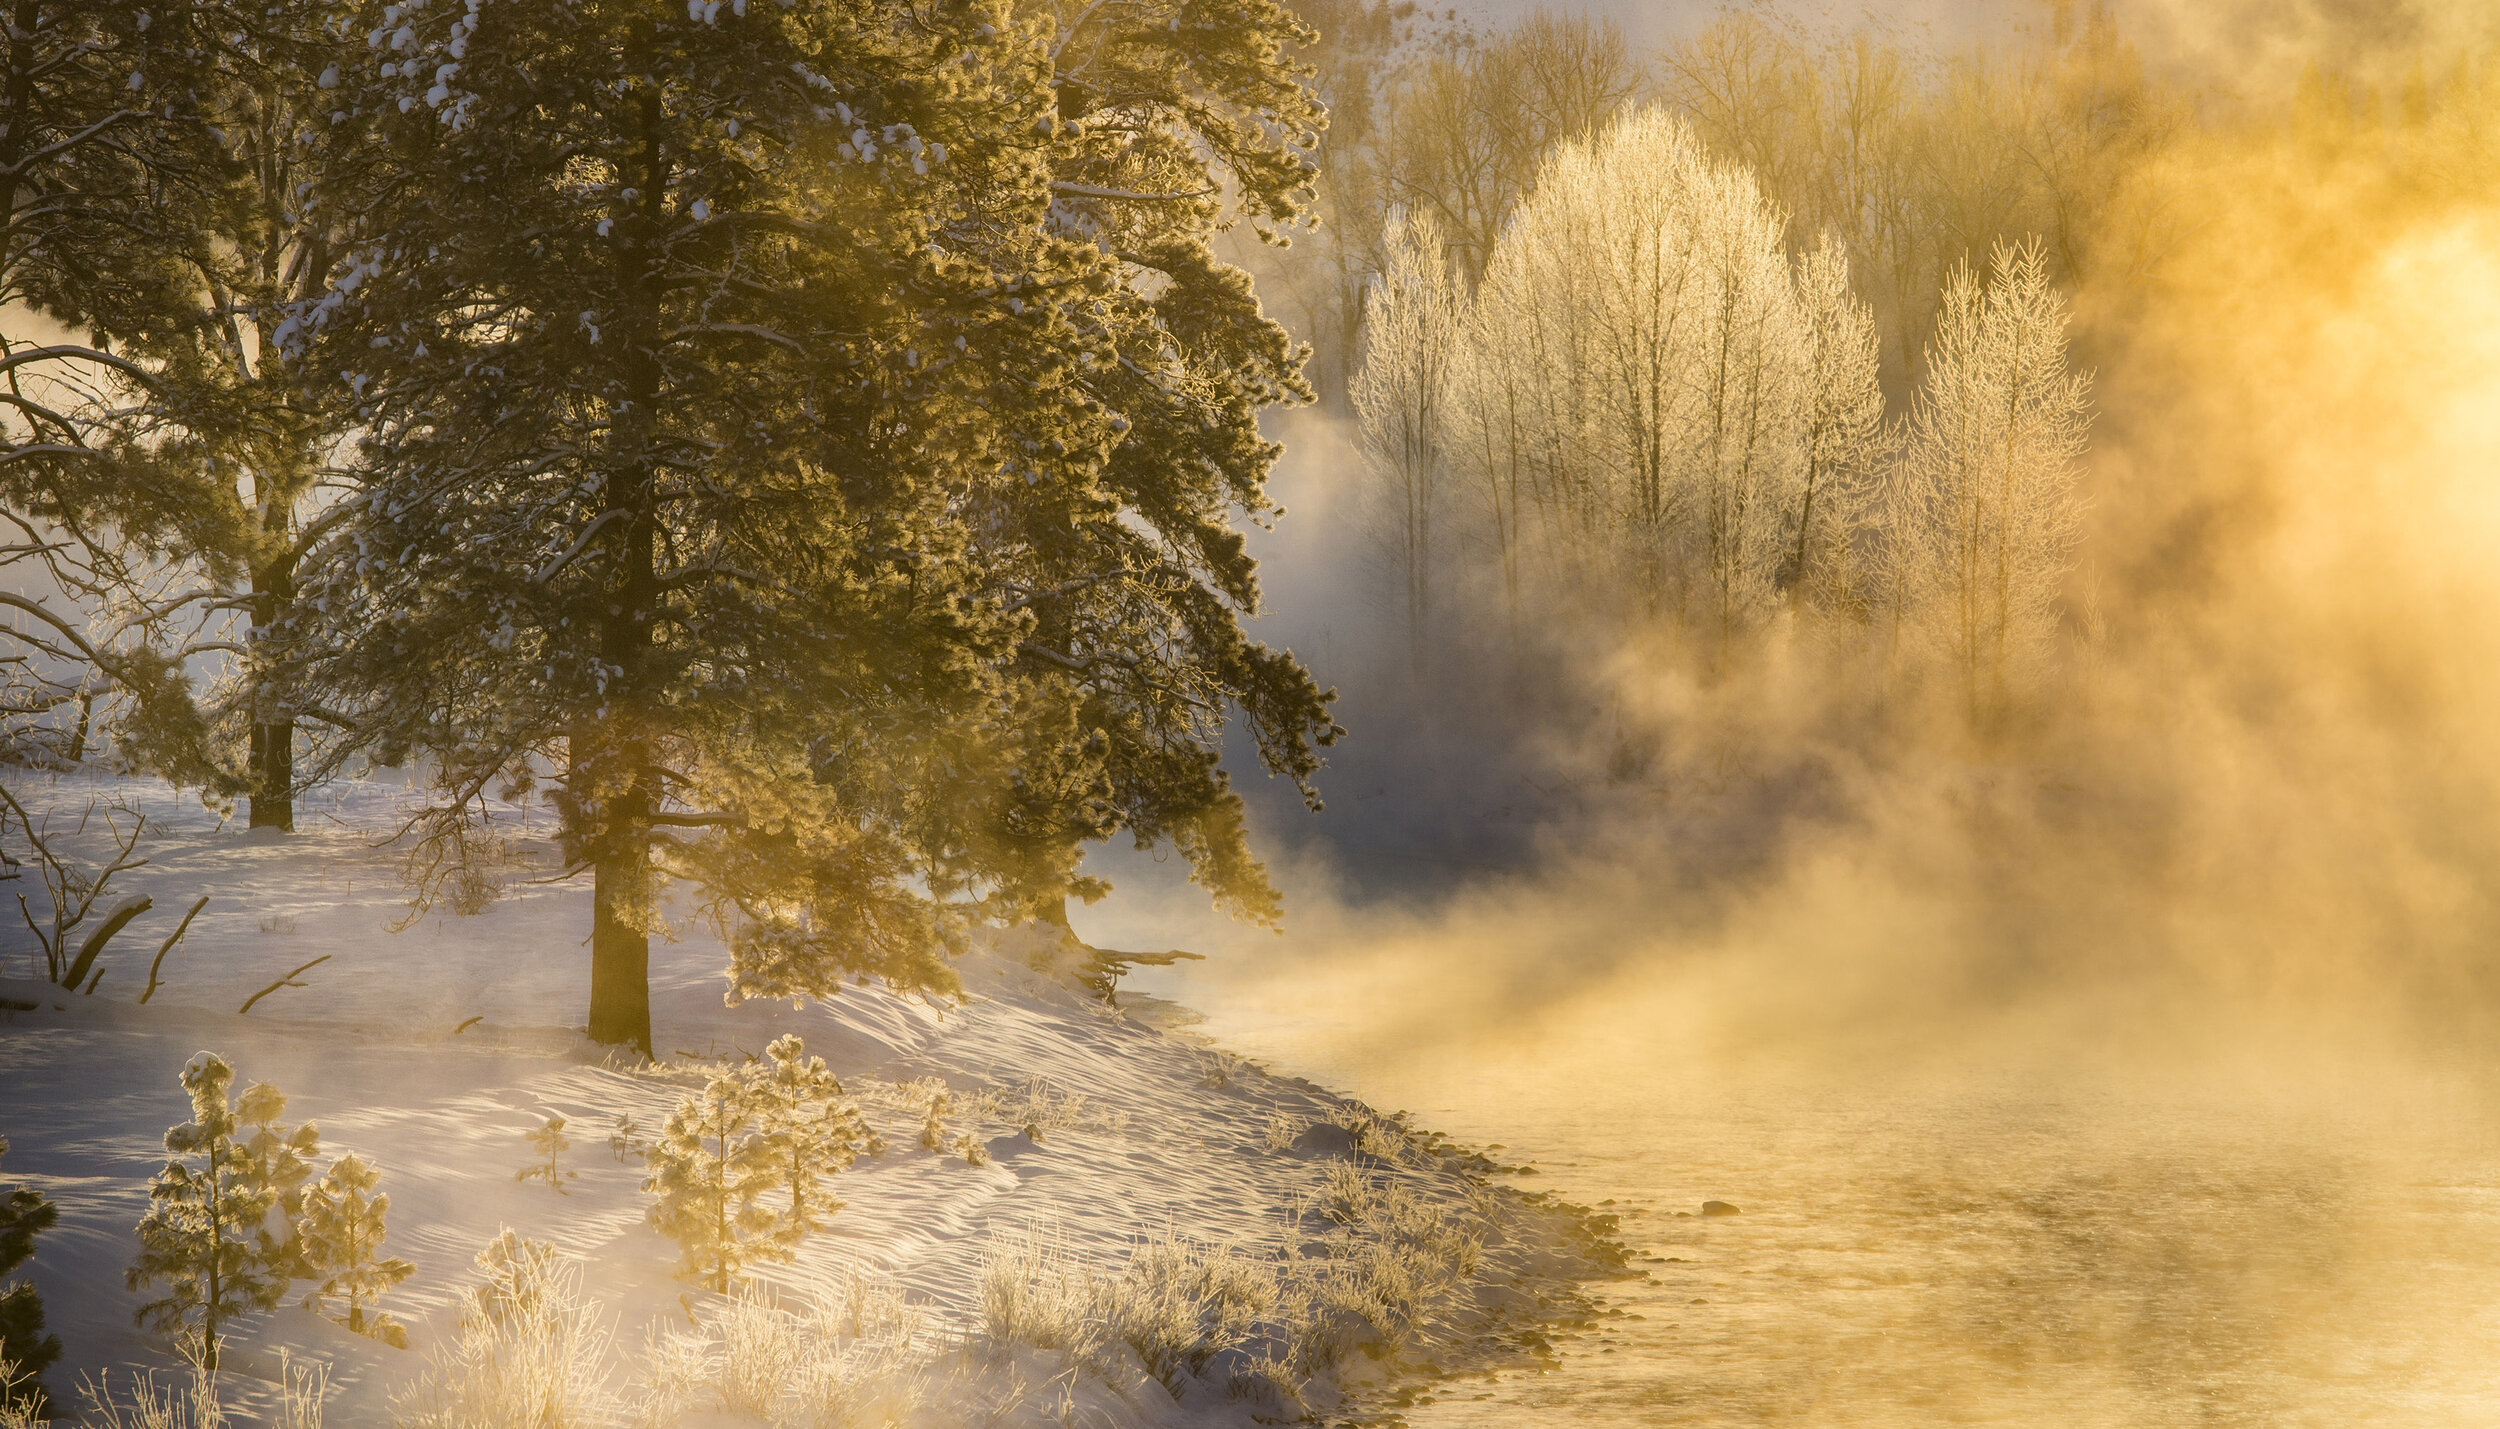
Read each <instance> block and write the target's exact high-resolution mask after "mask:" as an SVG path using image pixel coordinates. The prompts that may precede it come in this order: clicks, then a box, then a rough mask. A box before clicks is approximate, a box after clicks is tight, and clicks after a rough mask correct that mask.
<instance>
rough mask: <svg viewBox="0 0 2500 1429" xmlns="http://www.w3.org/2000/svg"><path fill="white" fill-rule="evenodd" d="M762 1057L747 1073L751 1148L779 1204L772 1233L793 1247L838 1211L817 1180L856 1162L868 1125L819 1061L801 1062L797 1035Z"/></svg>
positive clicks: (802, 1056) (802, 1053)
mask: <svg viewBox="0 0 2500 1429" xmlns="http://www.w3.org/2000/svg"><path fill="white" fill-rule="evenodd" d="M764 1057H765V1059H764V1061H762V1062H760V1063H758V1064H756V1065H755V1066H754V1067H753V1068H751V1069H750V1073H749V1082H750V1085H752V1086H753V1088H754V1091H755V1107H756V1114H755V1122H756V1133H757V1143H758V1147H759V1150H760V1154H761V1156H762V1158H763V1159H764V1161H765V1162H767V1163H768V1164H769V1165H770V1166H771V1167H772V1172H773V1178H774V1180H775V1182H776V1183H777V1184H778V1186H779V1188H780V1190H781V1192H782V1194H783V1196H784V1197H785V1198H786V1199H785V1200H784V1202H783V1204H782V1206H781V1207H780V1213H781V1224H780V1225H779V1226H778V1227H777V1228H776V1230H775V1232H774V1233H775V1234H776V1235H777V1236H779V1237H780V1239H781V1241H782V1243H783V1244H784V1245H786V1246H796V1245H797V1244H798V1243H799V1242H800V1241H801V1240H803V1239H804V1238H806V1237H807V1236H810V1235H813V1234H814V1233H816V1232H817V1231H820V1230H823V1229H824V1228H825V1226H826V1224H827V1223H829V1222H830V1221H831V1220H832V1219H833V1215H834V1213H835V1212H836V1211H839V1210H841V1209H842V1202H840V1201H838V1200H836V1199H834V1197H833V1195H832V1194H831V1193H830V1192H828V1191H827V1190H826V1189H825V1182H826V1180H827V1179H828V1178H830V1177H831V1176H833V1175H834V1173H836V1172H839V1171H843V1170H846V1169H848V1168H849V1166H850V1165H851V1163H852V1161H853V1160H855V1159H856V1158H857V1157H858V1155H859V1145H860V1143H861V1142H862V1141H863V1140H865V1139H866V1137H867V1134H868V1127H867V1123H865V1122H863V1121H862V1120H861V1119H860V1115H859V1108H857V1107H855V1106H853V1105H852V1104H851V1103H850V1102H849V1101H847V1100H845V1099H844V1097H843V1093H842V1082H841V1079H840V1078H838V1077H836V1076H834V1074H833V1072H832V1071H831V1070H830V1069H829V1068H827V1067H826V1066H825V1062H824V1059H823V1058H821V1057H811V1056H808V1055H807V1047H806V1044H804V1043H803V1042H801V1041H800V1040H799V1038H798V1037H797V1036H795V1035H791V1034H785V1035H783V1036H780V1037H777V1038H774V1039H773V1042H772V1045H770V1046H769V1047H766V1048H765V1049H764Z"/></svg>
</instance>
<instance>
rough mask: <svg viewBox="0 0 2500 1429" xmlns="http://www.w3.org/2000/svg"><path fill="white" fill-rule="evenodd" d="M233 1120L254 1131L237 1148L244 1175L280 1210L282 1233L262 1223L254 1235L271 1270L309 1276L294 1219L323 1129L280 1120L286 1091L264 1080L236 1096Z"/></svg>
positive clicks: (298, 1209) (318, 1151) (319, 1149)
mask: <svg viewBox="0 0 2500 1429" xmlns="http://www.w3.org/2000/svg"><path fill="white" fill-rule="evenodd" d="M234 1114H235V1119H236V1120H237V1121H239V1122H241V1123H242V1124H243V1125H245V1126H248V1127H250V1128H251V1129H252V1134H251V1135H250V1136H247V1137H245V1138H244V1139H243V1142H242V1145H241V1148H240V1149H241V1152H242V1164H243V1168H244V1174H245V1176H246V1177H248V1178H249V1179H250V1180H251V1181H252V1183H253V1184H255V1185H258V1186H263V1187H266V1188H267V1189H268V1190H269V1192H270V1193H271V1195H272V1196H273V1198H274V1203H275V1205H276V1207H277V1210H278V1225H279V1228H280V1230H281V1231H282V1232H283V1234H281V1235H271V1234H270V1233H269V1230H268V1228H267V1227H266V1225H264V1226H263V1227H262V1228H261V1229H260V1230H259V1231H258V1232H257V1233H256V1234H255V1240H256V1241H257V1243H258V1244H259V1246H260V1251H261V1255H262V1257H263V1258H264V1259H265V1260H266V1261H267V1263H268V1265H269V1267H270V1269H271V1270H272V1271H274V1272H276V1273H278V1274H279V1275H281V1276H284V1277H286V1278H290V1279H292V1278H295V1277H299V1276H304V1275H309V1274H311V1273H312V1272H311V1271H310V1270H309V1269H308V1268H307V1267H306V1265H305V1263H304V1259H303V1256H302V1254H301V1252H300V1248H299V1247H298V1246H297V1244H296V1218H297V1216H298V1215H300V1214H301V1213H302V1211H303V1209H304V1186H305V1183H306V1182H309V1181H310V1180H312V1174H313V1158H315V1157H317V1156H319V1155H320V1154H321V1130H320V1128H319V1127H316V1126H315V1125H313V1123H311V1122H309V1121H308V1122H305V1123H304V1124H303V1125H301V1126H298V1127H295V1128H293V1129H291V1130H290V1129H289V1128H287V1127H286V1126H285V1125H283V1124H281V1123H280V1122H279V1120H278V1118H280V1117H282V1116H284V1115H286V1093H284V1092H282V1091H280V1090H278V1089H277V1088H276V1087H273V1086H271V1085H270V1084H269V1083H267V1082H254V1083H252V1084H251V1085H250V1086H248V1087H245V1088H244V1089H243V1095H242V1096H241V1097H238V1098H236V1100H235V1107H234Z"/></svg>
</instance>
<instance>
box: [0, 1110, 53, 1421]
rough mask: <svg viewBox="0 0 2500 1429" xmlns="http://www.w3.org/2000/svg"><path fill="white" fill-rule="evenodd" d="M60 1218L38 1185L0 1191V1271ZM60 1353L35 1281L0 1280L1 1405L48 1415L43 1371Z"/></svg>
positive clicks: (0, 1147)
mask: <svg viewBox="0 0 2500 1429" xmlns="http://www.w3.org/2000/svg"><path fill="white" fill-rule="evenodd" d="M8 1152H9V1140H8V1138H7V1137H5V1136H0V1156H6V1155H7V1154H8ZM60 1219H61V1210H60V1208H59V1207H58V1206H55V1205H53V1204H52V1202H51V1201H49V1200H47V1199H45V1197H44V1195H43V1193H42V1192H40V1191H36V1190H33V1189H30V1188H28V1187H24V1186H20V1187H19V1188H17V1189H16V1190H14V1191H11V1192H9V1193H8V1194H7V1195H6V1196H0V1276H6V1275H8V1274H9V1273H10V1272H12V1271H14V1270H16V1269H17V1268H18V1267H19V1266H21V1265H24V1264H25V1263H26V1262H27V1261H28V1260H29V1259H30V1258H32V1257H33V1255H34V1253H35V1236H36V1235H37V1234H38V1233H39V1232H42V1231H46V1230H49V1229H51V1228H52V1227H53V1226H54V1225H55V1224H57V1223H58V1222H59V1221H60ZM60 1357H61V1337H60V1336H58V1335H51V1334H46V1333H45V1332H44V1327H43V1296H42V1295H41V1294H40V1293H38V1292H37V1291H36V1289H35V1287H34V1285H33V1283H32V1282H29V1281H24V1280H17V1281H7V1280H0V1406H6V1405H10V1404H21V1405H24V1406H25V1407H26V1409H27V1411H28V1413H30V1414H31V1415H33V1416H34V1417H35V1418H36V1419H39V1420H40V1419H43V1418H47V1417H49V1415H50V1413H51V1405H52V1400H51V1396H50V1395H49V1394H48V1393H47V1392H46V1391H45V1389H44V1384H43V1372H44V1371H45V1370H47V1369H50V1368H51V1367H52V1365H53V1362H54V1361H56V1360H58V1359H59V1358H60Z"/></svg>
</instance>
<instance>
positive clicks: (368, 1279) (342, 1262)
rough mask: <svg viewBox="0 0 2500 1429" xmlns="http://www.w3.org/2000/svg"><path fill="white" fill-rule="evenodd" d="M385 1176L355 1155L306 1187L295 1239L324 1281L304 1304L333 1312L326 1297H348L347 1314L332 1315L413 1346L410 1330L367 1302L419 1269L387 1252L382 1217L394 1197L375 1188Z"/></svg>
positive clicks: (379, 1337)
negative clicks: (383, 1245) (383, 1250)
mask: <svg viewBox="0 0 2500 1429" xmlns="http://www.w3.org/2000/svg"><path fill="white" fill-rule="evenodd" d="M380 1180H381V1177H380V1175H379V1174H378V1173H376V1172H375V1171H374V1169H373V1168H372V1167H371V1166H368V1165H366V1164H365V1163H364V1162H363V1161H362V1160H360V1159H358V1158H357V1157H355V1156H352V1155H351V1156H342V1157H340V1158H339V1159H338V1160H336V1161H334V1162H332V1163H331V1164H330V1171H329V1174H328V1175H326V1176H323V1177H322V1178H321V1179H320V1180H318V1181H316V1182H314V1183H313V1184H312V1186H311V1187H310V1188H309V1189H308V1190H306V1191H305V1192H304V1197H303V1207H304V1209H303V1214H302V1215H301V1216H300V1217H298V1219H297V1221H296V1227H295V1229H296V1243H297V1246H298V1248H299V1250H300V1252H301V1254H302V1257H303V1261H304V1265H305V1268H306V1269H307V1270H308V1271H309V1272H310V1273H311V1274H312V1275H313V1276H315V1277H317V1278H319V1279H320V1281H321V1283H320V1284H319V1285H318V1286H316V1287H315V1288H314V1290H313V1292H312V1293H311V1294H310V1295H307V1296H305V1297H304V1308H305V1309H307V1310H313V1311H316V1312H319V1313H321V1314H325V1315H329V1314H330V1312H329V1310H328V1308H327V1305H326V1302H327V1301H329V1300H331V1299H333V1298H336V1299H341V1300H345V1301H346V1302H347V1313H346V1314H344V1315H330V1318H331V1319H333V1320H336V1321H337V1322H338V1323H340V1324H342V1325H345V1326H346V1327H347V1328H349V1329H350V1330H353V1331H355V1332H356V1333H357V1334H360V1335H371V1336H372V1337H373V1338H375V1339H377V1340H380V1341H382V1342H383V1343H385V1344H389V1345H396V1346H398V1347H399V1348H401V1349H406V1348H407V1347H408V1331H407V1330H406V1328H404V1327H403V1326H401V1325H400V1323H399V1322H398V1321H396V1320H394V1319H392V1318H391V1317H390V1316H389V1315H386V1314H383V1313H382V1312H381V1311H378V1310H374V1311H368V1310H367V1309H366V1307H367V1306H368V1305H369V1304H371V1303H372V1302H373V1301H375V1300H377V1299H380V1298H381V1297H382V1295H383V1294H384V1293H385V1292H387V1291H388V1290H389V1289H390V1288H391V1287H392V1286H394V1285H397V1284H398V1283H399V1282H401V1281H403V1280H405V1279H407V1278H408V1277H409V1276H411V1275H414V1274H415V1273H416V1270H417V1268H416V1267H415V1266H413V1265H410V1264H409V1263H408V1262H407V1261H404V1260H401V1259H399V1258H397V1257H396V1256H393V1257H387V1258H386V1257H384V1256H383V1255H382V1253H381V1250H382V1237H383V1236H384V1234H386V1231H385V1228H384V1226H383V1218H384V1217H385V1216H387V1215H388V1214H389V1213H390V1209H391V1198H390V1197H389V1196H387V1195H381V1194H378V1193H376V1192H375V1191H374V1187H375V1185H377V1184H378V1183H379V1182H380Z"/></svg>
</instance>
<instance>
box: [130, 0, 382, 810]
mask: <svg viewBox="0 0 2500 1429" xmlns="http://www.w3.org/2000/svg"><path fill="white" fill-rule="evenodd" d="M330 8H331V7H330V6H329V5H328V4H327V3H326V0H253V3H251V4H249V5H248V6H237V7H233V9H232V11H231V13H230V14H229V15H228V16H227V17H226V21H225V23H224V24H223V25H222V26H221V28H220V30H219V32H218V34H217V36H216V40H217V45H216V51H215V55H216V63H215V64H214V65H211V66H208V67H207V68H206V70H205V72H204V73H203V74H202V75H201V76H200V80H199V82H197V83H196V84H194V85H193V86H192V90H191V95H190V100H191V104H192V105H193V106H194V110H195V112H193V113H191V114H189V115H188V116H187V120H188V122H186V123H184V124H182V125H180V126H178V129H177V135H178V137H179V138H180V139H181V141H182V145H183V153H184V156H185V158H186V160H187V162H188V168H187V173H188V174H189V176H190V182H189V183H188V185H187V186H186V187H185V188H184V189H183V191H182V192H181V193H180V194H179V195H177V196H176V197H175V201H172V202H168V203H165V204H161V205H159V206H158V213H157V215H156V221H157V223H158V227H159V228H160V230H161V231H162V234H163V237H162V240H161V241H160V242H159V243H158V244H156V245H155V247H156V248H157V249H158V250H160V251H161V260H160V261H161V264H162V267H163V271H164V278H165V286H166V299H167V301H166V304H165V310H164V311H163V312H162V313H161V314H160V315H159V317H158V319H157V320H155V321H152V322H148V323H145V324H141V325H134V326H128V327H127V328H126V329H125V330H123V331H119V332H117V333H116V334H115V336H116V337H117V338H118V339H119V341H120V345H121V351H122V353H123V354H124V355H125V356H127V357H129V358H131V359H132V360H133V361H136V362H139V363H141V364H142V365H144V366H145V367H146V368H147V369H148V371H149V373H150V390H151V392H152V394H153V396H154V401H153V404H152V405H153V407H154V408H155V409H157V410H159V411H161V412H162V413H164V414H166V415H167V416H168V417H169V418H171V419H174V420H178V422H179V424H180V426H181V429H182V431H183V432H184V433H185V441H184V452H185V454H186V455H187V456H189V457H190V458H191V459H192V461H193V462H194V464H195V465H196V467H197V468H198V469H199V470H201V471H202V472H203V473H204V474H205V475H206V476H207V477H208V478H209V479H212V480H214V481H216V482H217V483H218V485H219V487H220V489H221V492H222V493H223V494H224V495H225V496H227V497H228V498H229V499H231V500H239V502H240V509H241V512H242V514H243V517H244V520H243V522H242V524H241V527H240V528H239V529H238V530H236V531H233V532H231V533H229V535H230V538H231V539H232V542H233V544H232V546H231V548H230V549H229V550H226V551H223V552H220V553H218V554H219V557H220V559H219V560H218V561H217V562H215V563H214V565H213V566H212V567H211V568H209V569H207V570H205V571H203V572H201V574H203V575H204V576H205V577H206V579H205V580H202V581H199V582H197V583H196V585H197V588H198V589H200V590H201V591H202V592H203V594H204V595H205V594H207V593H211V592H213V593H214V596H215V597H216V598H218V599H220V600H221V601H222V602H224V604H225V607H226V608H227V609H228V610H240V611H242V612H244V613H246V614H247V616H248V618H247V619H243V620H240V621H237V622H235V623H237V624H239V625H240V626H241V628H240V629H239V630H235V631H232V632H231V635H232V638H233V639H235V640H236V641H237V642H238V643H240V644H241V645H242V646H243V651H242V656H243V658H242V659H241V660H240V661H239V662H238V664H239V667H240V668H239V669H237V670H236V671H235V672H234V674H235V676H236V677H235V678H230V679H227V680H223V681H220V682H219V684H218V685H217V687H216V688H215V690H214V691H213V698H212V699H211V700H210V701H208V703H209V706H210V708H209V710H208V714H209V716H210V717H211V718H212V719H213V720H214V721H215V722H216V724H217V734H218V739H219V748H218V750H217V753H218V754H219V756H220V757H221V758H223V759H224V760H225V761H226V762H228V763H232V762H233V760H234V755H235V752H236V750H237V749H238V748H239V749H240V751H241V755H242V758H241V763H242V765H243V768H242V770H241V772H240V776H239V779H237V780H235V781H233V782H232V783H231V784H230V787H233V788H235V789H237V790H238V791H239V792H242V793H244V794H246V795H247V796H248V802H249V809H248V811H247V819H248V821H249V823H250V825H251V826H252V827H254V828H264V827H266V828H278V829H283V830H291V829H292V828H293V827H294V803H293V796H294V792H295V788H294V785H295V773H294V745H295V737H296V721H295V716H294V714H293V711H292V707H291V704H290V696H289V694H288V692H287V691H285V690H284V689H283V688H282V687H281V685H280V680H281V678H282V676H283V667H282V665H281V663H280V662H278V661H276V660H273V659H272V658H270V656H271V650H270V648H269V638H270V633H271V632H272V631H274V630H275V629H276V628H277V626H278V625H279V623H280V620H281V617H282V616H283V615H284V614H285V613H286V611H287V609H288V608H289V607H290V605H291V604H292V601H293V594H294V587H295V583H296V580H297V572H298V566H299V564H300V561H301V556H302V551H301V540H302V534H303V533H302V531H301V530H300V528H299V521H298V518H299V516H300V515H301V514H302V508H303V507H304V506H305V505H306V504H307V499H308V497H309V496H310V494H311V490H312V487H313V484H314V482H315V479H316V477H317V476H318V473H319V472H320V470H321V467H322V464H323V459H324V457H325V455H326V453H327V451H328V449H329V448H331V447H332V446H334V445H335V444H336V442H337V441H338V439H339V437H340V435H341V432H342V427H343V422H342V417H343V412H342V405H343V404H342V402H341V400H340V395H339V394H337V393H334V392H333V391H331V389H330V388H329V386H328V385H327V384H310V383H307V382H306V381H305V376H306V374H304V373H303V372H302V371H301V370H299V369H298V368H296V367H294V366H293V365H291V364H290V363H289V362H288V361H287V359H286V355H285V354H284V353H282V352H281V351H280V350H279V345H278V343H277V340H276V334H277V330H278V328H279V327H280V325H281V323H282V322H283V320H284V312H283V309H284V307H285V305H286V304H287V303H289V302H290V301H293V300H296V299H301V298H305V297H310V296H315V295H318V294H319V293H320V292H321V291H322V289H323V287H324V286H325V285H326V283H327V281H328V278H329V269H330V266H331V263H332V251H331V239H332V236H333V235H331V234H330V233H329V232H328V231H327V230H326V229H325V228H324V227H323V226H322V225H321V224H320V223H318V222H316V221H315V220H314V219H313V217H312V215H311V213H310V212H309V211H308V209H307V205H306V199H307V197H308V195H309V192H310V188H311V185H310V183H309V180H310V178H311V165H312V163H313V161H314V159H315V158H316V157H317V153H318V150H317V147H316V146H315V145H314V144H313V142H312V136H313V135H315V134H317V133H318V132H319V128H320V124H321V122H322V121H326V120H327V118H328V116H329V114H330V109H331V106H329V105H328V104H326V103H324V102H323V99H324V96H323V91H322V90H321V88H320V77H321V76H322V75H323V74H324V73H327V72H330V71H331V69H332V67H333V66H334V64H335V63H336V61H337V60H338V59H339V58H341V57H343V56H344V54H345V51H344V50H342V49H341V47H340V42H339V40H338V39H337V38H336V37H335V36H334V35H333V34H332V33H330V32H328V31H326V30H325V28H324V26H323V24H322V21H323V20H324V19H325V18H326V12H327V11H328V10H329V9H330ZM195 564H196V563H195ZM230 619H231V617H230Z"/></svg>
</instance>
